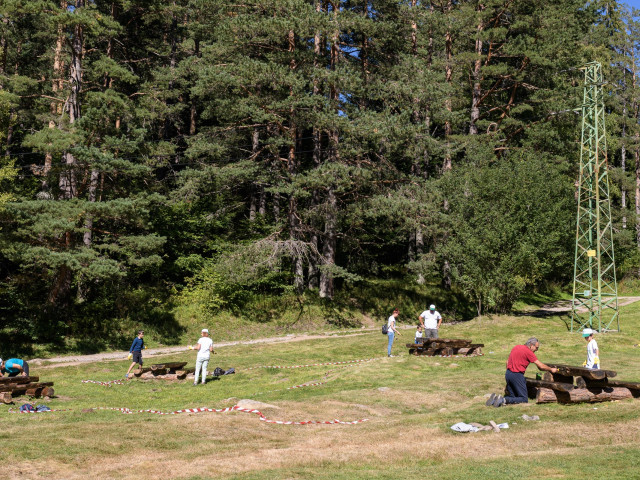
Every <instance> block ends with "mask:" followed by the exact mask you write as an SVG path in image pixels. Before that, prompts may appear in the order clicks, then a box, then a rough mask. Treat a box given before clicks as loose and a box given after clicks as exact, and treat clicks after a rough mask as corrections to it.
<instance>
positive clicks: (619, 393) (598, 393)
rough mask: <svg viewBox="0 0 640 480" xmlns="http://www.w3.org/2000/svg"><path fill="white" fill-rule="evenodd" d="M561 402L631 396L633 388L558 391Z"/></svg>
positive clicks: (623, 398)
mask: <svg viewBox="0 0 640 480" xmlns="http://www.w3.org/2000/svg"><path fill="white" fill-rule="evenodd" d="M556 396H557V397H558V402H560V403H595V402H609V401H611V400H625V399H627V398H631V397H632V395H631V390H629V389H628V388H623V387H605V388H574V389H573V390H571V391H570V392H557V394H556Z"/></svg>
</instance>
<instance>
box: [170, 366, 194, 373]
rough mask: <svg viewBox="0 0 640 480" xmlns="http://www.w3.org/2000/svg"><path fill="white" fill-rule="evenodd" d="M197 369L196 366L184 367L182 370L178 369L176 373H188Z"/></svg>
mask: <svg viewBox="0 0 640 480" xmlns="http://www.w3.org/2000/svg"><path fill="white" fill-rule="evenodd" d="M195 371H196V367H189V368H183V369H182V370H176V371H175V374H176V375H187V374H189V373H193V372H195Z"/></svg>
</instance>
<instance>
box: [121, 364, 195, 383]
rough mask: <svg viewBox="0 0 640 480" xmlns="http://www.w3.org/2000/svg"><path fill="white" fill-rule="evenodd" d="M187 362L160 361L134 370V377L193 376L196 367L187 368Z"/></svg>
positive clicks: (182, 377)
mask: <svg viewBox="0 0 640 480" xmlns="http://www.w3.org/2000/svg"><path fill="white" fill-rule="evenodd" d="M186 364H187V362H172V363H158V364H155V365H151V366H150V367H143V368H138V369H137V370H134V371H133V372H132V373H133V375H134V377H138V378H143V379H161V380H184V379H186V378H187V377H193V376H194V375H193V373H194V372H195V370H196V369H195V368H194V367H191V368H185V365H186Z"/></svg>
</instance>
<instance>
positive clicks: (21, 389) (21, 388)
mask: <svg viewBox="0 0 640 480" xmlns="http://www.w3.org/2000/svg"><path fill="white" fill-rule="evenodd" d="M52 386H53V382H40V383H25V384H20V385H17V386H16V387H15V388H14V389H13V390H11V394H12V395H13V396H14V397H15V396H20V395H25V394H26V395H31V396H34V397H35V396H38V394H32V393H29V391H36V390H42V389H43V388H45V387H52Z"/></svg>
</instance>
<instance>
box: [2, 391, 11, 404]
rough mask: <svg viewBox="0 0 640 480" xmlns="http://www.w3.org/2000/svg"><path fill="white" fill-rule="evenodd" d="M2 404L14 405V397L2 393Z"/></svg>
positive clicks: (9, 393) (7, 393) (8, 393)
mask: <svg viewBox="0 0 640 480" xmlns="http://www.w3.org/2000/svg"><path fill="white" fill-rule="evenodd" d="M0 402H2V403H13V397H12V396H11V392H2V393H0Z"/></svg>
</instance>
